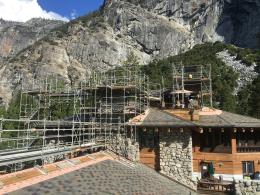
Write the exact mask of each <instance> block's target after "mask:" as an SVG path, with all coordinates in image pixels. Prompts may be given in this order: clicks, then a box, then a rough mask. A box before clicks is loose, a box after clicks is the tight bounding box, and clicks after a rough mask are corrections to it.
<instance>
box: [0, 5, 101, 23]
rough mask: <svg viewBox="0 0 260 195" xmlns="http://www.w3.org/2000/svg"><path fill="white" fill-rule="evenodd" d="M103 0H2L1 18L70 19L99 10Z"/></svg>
mask: <svg viewBox="0 0 260 195" xmlns="http://www.w3.org/2000/svg"><path fill="white" fill-rule="evenodd" d="M102 4H103V0H0V19H1V18H2V19H4V20H11V21H19V22H26V21H28V20H30V19H32V18H45V19H53V20H64V21H69V20H71V19H74V18H77V17H79V16H82V15H85V14H88V13H89V12H91V11H94V10H97V9H98V8H99V7H100V6H101V5H102Z"/></svg>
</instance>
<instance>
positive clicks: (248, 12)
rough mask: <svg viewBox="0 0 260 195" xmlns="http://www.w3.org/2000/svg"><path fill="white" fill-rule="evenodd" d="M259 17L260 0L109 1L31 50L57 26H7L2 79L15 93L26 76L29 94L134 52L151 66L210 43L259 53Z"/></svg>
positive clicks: (0, 49)
mask: <svg viewBox="0 0 260 195" xmlns="http://www.w3.org/2000/svg"><path fill="white" fill-rule="evenodd" d="M240 13H241V15H240ZM240 16H241V17H240ZM259 16H260V6H259V2H258V0H209V1H208V0H189V1H183V0H106V1H105V2H104V5H103V7H102V9H100V11H98V12H96V13H94V14H91V15H89V16H85V17H81V18H79V19H77V20H75V21H71V22H70V23H68V24H65V25H64V26H62V27H60V28H59V29H58V30H56V31H54V32H51V33H50V34H49V35H48V36H47V37H45V38H44V39H43V40H40V41H37V42H36V43H35V44H33V45H32V46H30V47H29V48H27V49H24V48H26V47H27V46H28V45H30V44H32V43H34V41H35V40H39V39H40V37H43V36H44V32H46V31H49V29H51V28H53V27H54V26H57V25H58V24H56V23H55V22H54V24H53V23H52V22H43V23H41V22H40V24H39V25H35V22H34V21H30V22H27V23H26V24H21V23H12V24H6V23H5V22H4V21H1V23H3V24H2V25H1V26H2V27H1V28H0V31H1V32H5V33H1V35H0V59H3V58H4V57H9V58H8V60H2V63H1V61H0V77H1V78H2V81H4V82H5V83H7V86H6V87H5V90H6V91H10V92H12V91H13V89H14V88H15V87H16V86H17V84H15V83H14V78H20V76H19V75H22V76H21V78H22V79H23V81H24V83H27V85H28V87H29V86H30V82H31V81H32V79H33V78H36V79H37V78H40V77H44V76H46V75H48V74H55V75H59V76H60V77H62V78H63V79H64V80H66V81H67V82H68V83H74V81H79V80H84V79H87V78H88V75H89V73H90V72H91V71H92V70H93V69H98V70H106V69H108V68H110V67H114V66H118V65H120V64H122V63H123V62H124V61H125V60H126V59H127V56H129V54H130V53H133V54H134V55H135V56H137V57H138V58H139V61H140V63H141V64H146V63H148V62H150V61H151V60H153V59H158V58H165V57H167V56H170V55H175V54H178V53H180V52H183V51H186V50H189V49H190V48H192V47H193V46H194V45H195V44H198V43H202V42H208V41H212V42H213V41H225V42H227V43H235V44H237V45H239V46H245V47H253V48H254V47H256V43H257V41H256V35H257V33H258V32H260V29H259V28H260V25H256V24H259V20H260V19H259V18H260V17H259ZM57 23H59V22H57ZM37 24H38V23H37ZM8 26H11V27H8ZM27 28H28V29H31V30H30V31H26V30H25V29H27ZM12 29H18V30H12ZM22 29H23V30H22ZM46 29H47V30H46ZM2 34H4V36H2ZM22 49H24V50H23V51H21V50H22ZM9 96H10V94H9V95H6V97H9ZM5 102H8V100H6V101H5Z"/></svg>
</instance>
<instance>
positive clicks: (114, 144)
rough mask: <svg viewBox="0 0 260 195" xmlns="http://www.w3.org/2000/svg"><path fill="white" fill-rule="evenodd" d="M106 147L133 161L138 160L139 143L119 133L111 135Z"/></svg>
mask: <svg viewBox="0 0 260 195" xmlns="http://www.w3.org/2000/svg"><path fill="white" fill-rule="evenodd" d="M108 149H110V150H112V151H113V152H115V153H117V154H119V155H121V156H123V157H125V158H127V159H129V160H131V161H133V162H136V161H139V153H140V152H139V143H138V142H135V141H134V140H131V139H130V138H125V137H124V136H123V135H121V134H117V135H113V137H112V139H111V141H110V143H109V144H108Z"/></svg>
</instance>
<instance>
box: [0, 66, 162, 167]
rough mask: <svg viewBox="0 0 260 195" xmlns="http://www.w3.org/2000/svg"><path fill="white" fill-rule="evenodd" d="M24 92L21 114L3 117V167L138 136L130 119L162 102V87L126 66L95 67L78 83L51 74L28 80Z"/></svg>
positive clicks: (0, 159) (0, 151)
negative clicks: (97, 69) (95, 68)
mask: <svg viewBox="0 0 260 195" xmlns="http://www.w3.org/2000/svg"><path fill="white" fill-rule="evenodd" d="M19 95H20V112H19V119H4V118H1V119H0V144H1V149H0V167H1V166H9V167H11V169H12V170H13V169H15V170H17V165H19V166H20V168H21V169H22V168H23V167H24V166H26V163H27V164H28V162H32V163H33V164H44V163H49V162H54V161H56V160H59V159H63V158H66V157H68V156H74V155H78V154H79V153H81V152H85V151H86V150H94V149H95V148H107V147H108V146H109V145H110V144H111V142H113V140H114V139H113V138H114V137H115V136H116V135H120V136H121V137H124V138H126V137H128V138H130V139H131V140H133V141H136V139H137V133H136V128H135V127H131V129H129V128H128V127H127V125H126V124H127V122H128V121H129V119H130V118H133V117H135V116H137V115H140V114H142V113H144V112H145V110H146V109H147V108H148V107H149V105H150V101H158V102H161V87H160V85H159V84H152V83H150V82H149V79H148V77H147V76H146V75H144V74H142V73H141V71H140V70H138V68H137V67H133V66H124V67H120V68H116V69H113V70H109V71H106V72H96V71H93V72H92V73H91V75H90V77H89V78H88V79H87V80H86V81H82V82H80V83H79V84H77V85H76V84H75V85H74V86H70V85H69V84H68V83H66V82H65V81H64V80H62V79H61V78H58V77H56V76H52V75H50V76H48V77H46V78H43V79H37V80H34V81H32V85H30V86H29V85H28V84H26V85H22V88H21V91H20V93H19ZM115 152H117V151H115Z"/></svg>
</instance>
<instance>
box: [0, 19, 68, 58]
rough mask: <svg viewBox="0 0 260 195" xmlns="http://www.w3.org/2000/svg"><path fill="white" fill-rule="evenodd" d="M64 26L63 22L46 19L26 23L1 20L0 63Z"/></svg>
mask: <svg viewBox="0 0 260 195" xmlns="http://www.w3.org/2000/svg"><path fill="white" fill-rule="evenodd" d="M62 24H63V22H61V21H55V20H44V19H32V20H29V21H28V22H26V23H22V22H9V21H4V20H2V19H0V62H1V60H3V58H7V57H10V56H14V55H16V54H17V53H18V52H20V51H21V50H22V49H25V48H27V47H28V46H29V45H32V44H34V43H35V42H36V41H38V40H40V39H41V38H43V37H44V36H46V35H47V33H48V32H49V31H50V30H52V29H54V28H56V27H58V26H60V25H62Z"/></svg>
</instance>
